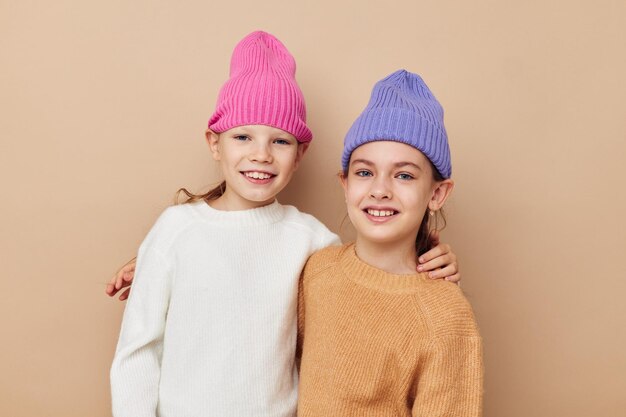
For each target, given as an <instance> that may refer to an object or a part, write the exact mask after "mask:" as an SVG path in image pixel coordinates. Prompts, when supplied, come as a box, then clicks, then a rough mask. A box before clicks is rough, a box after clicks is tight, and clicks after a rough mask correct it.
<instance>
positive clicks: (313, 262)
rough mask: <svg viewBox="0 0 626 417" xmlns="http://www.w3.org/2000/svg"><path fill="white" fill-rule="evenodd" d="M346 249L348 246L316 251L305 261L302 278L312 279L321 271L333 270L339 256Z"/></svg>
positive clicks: (329, 247)
mask: <svg viewBox="0 0 626 417" xmlns="http://www.w3.org/2000/svg"><path fill="white" fill-rule="evenodd" d="M347 247H348V245H342V246H328V247H326V248H324V249H320V250H318V251H317V252H315V253H314V254H313V255H311V256H310V257H309V259H308V260H307V262H306V265H305V266H304V270H303V276H305V277H312V276H315V275H318V274H319V273H321V272H323V271H326V270H330V269H335V268H336V267H337V263H338V262H339V259H340V257H341V254H342V253H343V252H344V251H345V250H346V248H347Z"/></svg>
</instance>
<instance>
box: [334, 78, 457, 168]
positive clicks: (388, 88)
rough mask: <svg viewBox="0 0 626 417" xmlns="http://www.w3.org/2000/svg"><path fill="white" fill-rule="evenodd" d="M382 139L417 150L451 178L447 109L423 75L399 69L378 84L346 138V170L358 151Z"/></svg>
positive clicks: (344, 151)
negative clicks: (442, 105) (446, 122)
mask: <svg viewBox="0 0 626 417" xmlns="http://www.w3.org/2000/svg"><path fill="white" fill-rule="evenodd" d="M381 140H389V141H396V142H402V143H406V144H407V145H411V146H413V147H415V148H417V149H418V150H419V151H421V152H422V153H423V154H424V155H426V157H427V158H428V159H430V161H431V162H432V163H433V165H434V166H435V168H436V169H437V171H439V173H440V174H441V176H442V177H443V178H450V175H451V174H452V165H451V163H450V149H449V147H448V135H447V134H446V129H445V126H444V124H443V108H442V107H441V105H440V104H439V102H438V101H437V99H436V98H435V96H434V95H433V93H432V92H431V91H430V90H429V88H428V86H427V85H426V84H425V83H424V80H422V78H421V77H420V76H419V75H417V74H413V73H411V72H408V71H405V70H399V71H396V72H394V73H393V74H391V75H389V76H387V77H385V78H383V79H382V80H380V81H378V82H377V83H376V85H374V89H373V90H372V96H371V98H370V101H369V103H368V104H367V107H365V110H363V112H362V113H361V115H360V116H359V117H358V118H357V119H356V121H355V122H354V124H353V125H352V127H351V128H350V130H349V131H348V133H347V135H346V137H345V140H344V148H343V155H342V158H341V164H342V166H343V169H344V171H345V170H347V169H348V164H349V162H350V155H352V152H353V151H354V150H355V149H356V148H358V147H359V146H361V145H364V144H366V143H368V142H373V141H381Z"/></svg>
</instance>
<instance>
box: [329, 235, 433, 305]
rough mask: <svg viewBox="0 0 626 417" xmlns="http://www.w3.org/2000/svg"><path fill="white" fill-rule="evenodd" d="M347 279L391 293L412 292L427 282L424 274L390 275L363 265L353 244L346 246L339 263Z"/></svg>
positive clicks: (365, 264)
mask: <svg viewBox="0 0 626 417" xmlns="http://www.w3.org/2000/svg"><path fill="white" fill-rule="evenodd" d="M339 263H340V265H341V269H342V271H343V272H344V274H345V275H346V277H347V278H348V279H350V280H351V281H353V282H355V283H356V284H359V285H361V286H364V287H367V288H370V289H374V290H378V291H383V292H393V293H407V292H414V291H415V290H416V289H417V288H418V287H419V286H420V285H422V284H423V282H424V281H425V280H427V279H428V278H427V276H426V274H425V273H419V272H417V271H416V272H415V274H392V273H389V272H386V271H383V270H382V269H379V268H376V267H374V266H372V265H369V264H367V263H365V262H364V261H363V260H361V259H360V258H359V257H358V256H357V254H356V248H355V245H354V243H351V244H349V245H347V246H346V248H345V250H344V251H343V253H342V254H341V259H340V261H339Z"/></svg>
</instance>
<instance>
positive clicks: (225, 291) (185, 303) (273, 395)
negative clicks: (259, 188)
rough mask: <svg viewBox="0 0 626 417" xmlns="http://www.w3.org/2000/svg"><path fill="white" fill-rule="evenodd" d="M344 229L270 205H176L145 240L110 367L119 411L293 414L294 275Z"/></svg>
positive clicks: (137, 415)
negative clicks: (243, 207) (334, 230)
mask: <svg viewBox="0 0 626 417" xmlns="http://www.w3.org/2000/svg"><path fill="white" fill-rule="evenodd" d="M338 243H339V238H338V237H337V236H336V235H335V234H333V233H331V232H330V231H329V230H328V229H327V228H326V227H325V226H324V225H323V224H322V223H320V222H319V221H318V220H316V219H315V218H314V217H312V216H310V215H308V214H304V213H301V212H299V211H298V210H297V209H296V208H294V207H292V206H283V205H280V204H279V203H278V202H274V203H272V204H270V205H268V206H265V207H261V208H257V209H252V210H244V211H219V210H215V209H213V208H211V207H210V206H209V205H208V204H206V203H204V202H199V203H192V204H184V205H179V206H174V207H170V208H168V209H167V210H165V211H164V213H163V214H162V215H161V216H160V218H159V219H158V220H157V222H156V224H155V225H154V227H153V228H152V230H150V232H149V233H148V236H147V237H146V238H145V240H144V242H143V243H142V244H141V247H140V249H139V256H138V258H137V268H136V275H135V280H134V282H133V289H132V291H131V296H130V298H129V299H128V304H127V306H126V311H125V313H124V320H123V323H122V329H121V332H120V338H119V342H118V345H117V350H116V353H115V358H114V360H113V365H112V367H111V393H112V400H113V415H114V416H115V417H155V416H159V417H191V416H194V417H200V416H202V417H205V416H206V417H213V416H214V417H228V416H236V417H244V416H245V417H253V416H259V417H283V416H288V417H293V416H295V411H296V402H297V400H296V395H297V372H296V369H295V366H294V353H295V352H294V351H295V346H296V302H297V290H298V278H299V276H300V272H301V270H302V268H303V266H304V263H305V261H306V260H307V258H308V257H309V255H311V254H312V253H313V252H315V251H316V250H318V249H321V248H324V247H326V246H329V245H332V244H338Z"/></svg>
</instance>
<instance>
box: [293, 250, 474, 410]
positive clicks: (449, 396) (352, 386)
mask: <svg viewBox="0 0 626 417" xmlns="http://www.w3.org/2000/svg"><path fill="white" fill-rule="evenodd" d="M298 333H299V337H298V355H301V365H300V386H299V396H298V415H299V416H302V417H309V416H314V417H343V416H346V417H348V416H354V417H356V416H358V417H368V416H372V417H374V416H375V417H385V416H420V417H438V416H458V417H475V416H480V415H481V412H482V410H481V409H482V380H483V364H482V344H481V338H480V335H479V333H478V328H477V326H476V322H475V319H474V315H473V313H472V309H471V307H470V305H469V303H468V302H467V300H466V299H465V297H464V296H463V294H462V293H461V290H460V289H459V287H458V286H456V285H455V284H452V283H449V282H446V281H441V280H431V279H429V278H427V277H426V276H425V275H424V274H413V275H393V274H389V273H386V272H384V271H382V270H380V269H377V268H374V267H372V266H370V265H367V264H365V263H364V262H363V261H361V260H360V259H359V258H358V257H357V256H356V253H355V249H354V245H345V246H340V247H330V248H326V249H323V250H321V251H319V252H317V253H316V254H314V255H313V256H312V257H311V258H310V259H309V261H308V262H307V264H306V266H305V269H304V272H303V275H302V279H301V283H300V289H299V307H298Z"/></svg>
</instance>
